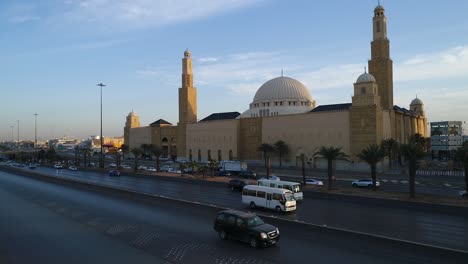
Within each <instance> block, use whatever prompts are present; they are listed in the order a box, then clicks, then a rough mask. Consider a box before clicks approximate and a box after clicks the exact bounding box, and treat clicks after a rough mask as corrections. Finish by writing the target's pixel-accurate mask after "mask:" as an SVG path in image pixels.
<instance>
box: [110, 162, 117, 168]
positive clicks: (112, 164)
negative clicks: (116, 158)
mask: <svg viewBox="0 0 468 264" xmlns="http://www.w3.org/2000/svg"><path fill="white" fill-rule="evenodd" d="M109 168H117V164H115V163H111V164H109Z"/></svg>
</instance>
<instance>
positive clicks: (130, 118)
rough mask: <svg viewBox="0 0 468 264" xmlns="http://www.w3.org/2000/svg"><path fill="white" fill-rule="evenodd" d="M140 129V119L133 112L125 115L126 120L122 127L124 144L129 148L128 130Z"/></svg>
mask: <svg viewBox="0 0 468 264" xmlns="http://www.w3.org/2000/svg"><path fill="white" fill-rule="evenodd" d="M135 127H140V117H139V116H138V115H137V114H136V113H135V112H133V110H132V112H130V113H129V114H128V115H127V120H126V122H125V127H124V144H125V145H127V146H130V129H131V128H135Z"/></svg>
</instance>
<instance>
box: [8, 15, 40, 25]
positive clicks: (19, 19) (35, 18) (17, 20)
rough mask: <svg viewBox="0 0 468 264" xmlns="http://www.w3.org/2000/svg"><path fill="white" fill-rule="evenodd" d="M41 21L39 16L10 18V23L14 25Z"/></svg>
mask: <svg viewBox="0 0 468 264" xmlns="http://www.w3.org/2000/svg"><path fill="white" fill-rule="evenodd" d="M38 20H40V17H39V16H33V15H15V16H11V17H9V19H8V21H9V22H10V23H13V24H23V23H27V22H33V21H38Z"/></svg>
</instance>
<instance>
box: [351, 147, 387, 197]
mask: <svg viewBox="0 0 468 264" xmlns="http://www.w3.org/2000/svg"><path fill="white" fill-rule="evenodd" d="M357 156H358V158H360V159H361V160H363V161H365V162H367V163H368V164H369V165H370V167H371V176H372V189H373V190H374V191H376V190H377V184H376V183H377V163H379V162H381V161H382V160H383V159H384V158H385V150H384V148H383V147H381V146H379V145H377V144H372V145H369V146H367V148H365V149H363V150H362V151H361V153H359V154H358V155H357Z"/></svg>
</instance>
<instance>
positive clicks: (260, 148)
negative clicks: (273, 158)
mask: <svg viewBox="0 0 468 264" xmlns="http://www.w3.org/2000/svg"><path fill="white" fill-rule="evenodd" d="M257 150H258V151H261V152H262V153H263V158H264V159H265V168H266V167H267V159H268V158H269V157H270V155H269V153H271V152H273V151H274V150H275V148H274V147H273V146H272V145H270V144H267V143H262V144H261V145H260V146H258V148H257Z"/></svg>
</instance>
